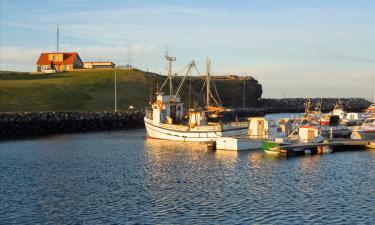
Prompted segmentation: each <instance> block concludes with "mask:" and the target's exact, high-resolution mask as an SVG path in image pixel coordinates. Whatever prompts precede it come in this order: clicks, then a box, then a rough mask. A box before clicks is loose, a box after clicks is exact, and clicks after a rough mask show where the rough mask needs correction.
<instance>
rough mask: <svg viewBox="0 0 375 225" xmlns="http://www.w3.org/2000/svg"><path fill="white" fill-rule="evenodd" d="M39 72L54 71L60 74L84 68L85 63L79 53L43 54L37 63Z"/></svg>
mask: <svg viewBox="0 0 375 225" xmlns="http://www.w3.org/2000/svg"><path fill="white" fill-rule="evenodd" d="M36 65H37V66H36V68H37V71H38V72H43V70H47V69H54V70H56V71H58V72H61V71H72V70H74V69H81V68H83V62H82V60H81V58H80V57H79V55H78V53H77V52H52V53H42V54H40V56H39V59H38V61H37V62H36Z"/></svg>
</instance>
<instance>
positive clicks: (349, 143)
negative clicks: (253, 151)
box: [263, 139, 375, 156]
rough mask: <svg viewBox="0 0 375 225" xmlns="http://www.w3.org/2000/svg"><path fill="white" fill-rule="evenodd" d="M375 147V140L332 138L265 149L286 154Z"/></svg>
mask: <svg viewBox="0 0 375 225" xmlns="http://www.w3.org/2000/svg"><path fill="white" fill-rule="evenodd" d="M366 148H375V140H352V139H332V140H326V141H324V142H323V143H296V144H293V143H292V144H278V146H274V147H270V148H268V149H265V148H263V149H264V151H265V152H266V153H272V154H279V155H284V156H296V155H319V154H324V153H329V152H339V151H348V150H360V149H366Z"/></svg>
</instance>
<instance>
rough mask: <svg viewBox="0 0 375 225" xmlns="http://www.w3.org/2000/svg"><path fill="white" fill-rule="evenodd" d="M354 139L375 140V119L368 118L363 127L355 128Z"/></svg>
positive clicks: (353, 131)
mask: <svg viewBox="0 0 375 225" xmlns="http://www.w3.org/2000/svg"><path fill="white" fill-rule="evenodd" d="M352 139H363V140H368V139H375V118H374V117H371V118H367V119H365V121H364V122H363V124H362V125H361V126H359V127H356V128H354V129H353V130H352Z"/></svg>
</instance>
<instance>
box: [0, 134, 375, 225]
mask: <svg viewBox="0 0 375 225" xmlns="http://www.w3.org/2000/svg"><path fill="white" fill-rule="evenodd" d="M144 136H145V131H144V130H143V129H140V130H133V131H125V132H102V133H92V134H73V135H59V136H51V137H44V138H39V139H33V140H21V141H6V142H0V200H1V201H0V224H15V223H27V224H36V223H43V224H44V223H50V224H70V223H78V224H80V223H85V224H98V223H122V224H123V223H163V224H165V223H184V224H187V223H188V224H193V223H194V224H196V223H205V224H207V223H209V224H212V223H216V224H217V223H219V224H223V223H229V224H234V223H241V224H244V223H245V224H247V223H261V224H264V223H271V224H273V223H274V224H280V223H284V224H303V223H323V224H327V223H342V224H353V223H365V224H374V223H375V216H374V215H375V171H374V166H375V151H374V150H372V151H370V150H367V151H351V152H342V153H334V154H328V155H323V156H306V157H296V158H290V159H278V158H273V157H267V156H266V155H264V154H263V152H262V151H252V152H241V153H235V152H226V151H217V152H210V151H207V150H206V149H205V147H204V146H202V145H200V144H187V143H170V142H168V141H160V140H152V139H145V138H144Z"/></svg>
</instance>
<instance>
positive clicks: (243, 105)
mask: <svg viewBox="0 0 375 225" xmlns="http://www.w3.org/2000/svg"><path fill="white" fill-rule="evenodd" d="M242 100H243V102H242V108H246V80H245V78H244V79H243V97H242Z"/></svg>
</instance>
